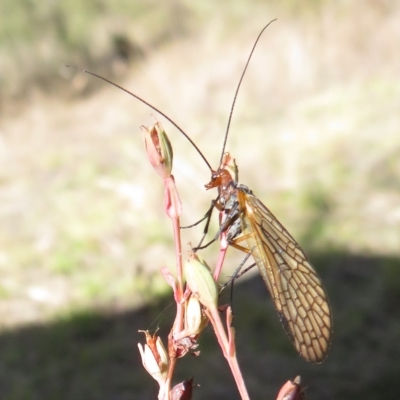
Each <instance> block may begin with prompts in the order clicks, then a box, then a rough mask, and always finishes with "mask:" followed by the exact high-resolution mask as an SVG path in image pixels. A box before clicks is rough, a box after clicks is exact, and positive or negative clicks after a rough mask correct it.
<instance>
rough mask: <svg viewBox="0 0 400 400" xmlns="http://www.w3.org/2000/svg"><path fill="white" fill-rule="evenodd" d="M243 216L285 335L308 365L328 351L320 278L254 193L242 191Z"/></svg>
mask: <svg viewBox="0 0 400 400" xmlns="http://www.w3.org/2000/svg"><path fill="white" fill-rule="evenodd" d="M238 199H239V202H240V204H241V205H242V207H243V206H244V208H242V209H244V210H245V212H244V214H243V216H242V231H243V234H244V235H246V236H245V237H246V240H247V245H248V247H249V249H250V250H252V255H253V257H254V260H255V262H256V264H257V266H258V268H259V270H260V273H261V275H262V277H263V279H264V281H265V283H266V285H267V287H268V290H269V292H270V293H271V296H272V299H273V300H274V303H275V307H276V310H277V312H278V315H279V319H280V321H281V323H282V325H283V328H284V329H285V331H286V334H287V335H288V337H289V338H290V340H291V341H292V343H293V344H294V346H295V347H296V349H297V351H298V352H299V353H300V355H301V356H302V357H303V358H304V359H306V360H307V361H309V362H315V363H320V362H322V361H323V360H324V359H325V357H326V355H327V352H328V349H329V345H330V341H331V334H332V318H331V310H330V307H329V302H328V298H327V295H326V293H325V290H324V288H323V286H322V282H321V279H320V278H319V276H318V275H317V273H316V272H315V270H314V269H313V267H312V266H311V265H310V263H309V262H308V260H307V257H306V255H305V254H304V252H303V250H302V249H301V248H300V246H299V245H298V244H297V242H296V241H295V240H294V239H293V237H292V236H291V235H290V234H289V232H288V231H287V230H286V229H285V228H284V227H283V226H282V225H281V224H280V223H279V221H278V220H277V219H276V218H275V217H274V215H273V214H272V213H271V212H270V211H269V210H268V208H267V207H265V205H264V204H262V203H261V201H259V200H258V199H257V198H256V197H255V196H254V195H253V194H251V193H246V192H244V191H242V190H240V189H239V190H238Z"/></svg>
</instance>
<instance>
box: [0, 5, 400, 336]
mask: <svg viewBox="0 0 400 400" xmlns="http://www.w3.org/2000/svg"><path fill="white" fill-rule="evenodd" d="M168 4H169V3H168ZM174 4H175V5H176V4H178V5H179V6H180V7H181V8H180V9H181V10H184V11H185V13H187V14H185V13H184V14H185V15H188V16H189V20H190V21H191V22H192V23H191V24H190V26H187V25H186V24H185V25H184V26H185V29H183V28H182V29H183V31H180V30H179V29H178V33H179V34H178V33H177V34H176V35H174V34H172V33H171V32H174V29H172V30H170V31H169V33H170V34H171V36H168V35H166V37H167V36H168V37H167V39H166V40H165V41H164V42H162V41H160V36H161V37H162V34H160V31H161V32H164V33H165V31H163V30H162V29H161V28H160V26H161V27H165V26H171V24H172V23H173V22H172V20H171V15H172V14H173V9H172V8H171V9H170V8H168V7H170V6H171V5H170V4H169V5H168V6H163V7H165V8H163V10H166V9H168V13H165V14H163V12H159V13H157V14H156V16H155V18H156V20H152V19H150V17H149V14H146V17H145V18H143V19H140V18H139V17H136V16H135V18H134V21H135V22H136V24H135V26H134V27H131V30H129V31H127V34H126V37H127V38H128V40H133V39H132V38H135V37H137V38H139V39H138V40H139V41H140V40H143V41H142V42H141V43H146V45H143V46H142V48H144V49H145V58H141V57H139V58H133V62H132V63H131V64H124V63H119V61H118V62H116V61H115V59H114V58H112V60H111V61H110V63H108V64H107V63H105V65H106V67H104V65H103V66H99V67H97V65H96V62H95V60H96V57H94V58H93V59H92V60H91V61H90V62H89V65H91V68H92V69H93V70H94V71H100V72H102V71H103V72H104V71H110V75H111V76H112V75H113V73H116V72H118V71H123V72H124V80H123V81H122V84H123V86H124V87H126V88H129V89H131V90H133V91H135V93H137V94H139V95H142V96H143V97H144V98H145V99H147V100H149V101H150V102H151V103H153V104H154V105H156V106H157V107H159V108H160V109H161V110H163V111H164V112H166V113H167V114H168V115H169V116H171V117H172V118H173V119H174V120H175V121H176V122H177V123H178V124H179V125H180V126H181V127H182V128H184V129H185V131H187V132H188V133H189V134H190V136H191V137H192V138H193V139H194V140H195V141H196V143H198V145H199V147H200V148H201V149H202V150H203V151H204V153H205V155H206V157H207V158H208V159H209V160H210V161H211V163H212V165H214V166H216V163H217V162H218V158H219V151H220V146H221V142H222V136H223V132H224V129H225V125H226V119H227V115H228V112H229V107H230V104H231V101H232V96H233V93H234V90H235V85H236V84H237V81H238V77H239V75H240V73H241V71H242V69H243V66H244V63H245V60H246V57H247V55H248V52H249V49H250V46H251V45H252V43H253V41H254V39H255V36H256V35H257V33H258V31H259V30H260V29H261V28H262V26H263V25H264V24H265V23H267V22H268V21H269V20H270V19H272V18H274V17H278V21H277V22H275V23H274V24H273V25H272V26H271V27H270V28H268V30H267V32H266V33H265V35H264V36H263V38H262V40H261V42H260V44H259V46H258V48H257V50H256V53H255V55H254V58H253V60H252V62H251V65H250V68H249V70H248V73H247V76H246V78H245V80H244V83H243V87H242V89H241V92H240V94H239V98H238V103H237V107H236V110H235V114H234V118H233V122H232V129H231V133H230V138H229V142H228V150H230V151H231V153H232V154H233V155H234V156H235V157H236V159H237V163H238V165H239V168H240V178H241V179H240V180H241V182H243V183H244V184H247V185H248V186H250V187H251V188H252V189H253V190H254V191H255V193H256V194H257V195H258V196H259V197H260V198H261V199H263V201H264V202H265V204H266V205H267V206H268V207H269V208H271V209H272V211H273V212H274V213H275V214H276V215H277V216H278V218H279V219H280V220H281V221H282V222H283V223H284V225H285V226H286V227H287V228H288V229H289V230H290V231H291V232H292V233H293V235H294V236H295V237H297V238H298V239H299V241H300V243H301V244H302V246H303V247H304V248H305V249H306V250H312V251H314V252H316V253H321V252H324V251H328V250H335V251H342V252H350V253H354V254H359V253H361V254H366V255H381V256H395V257H397V256H398V254H399V250H400V236H399V235H398V232H399V225H400V208H399V204H400V194H399V193H400V190H399V182H400V179H399V177H400V159H399V157H398V154H399V150H400V116H399V115H400V114H399V110H400V100H399V99H400V81H399V78H398V71H399V70H400V57H399V52H398V48H399V47H398V45H399V43H400V25H399V24H398V19H399V17H400V7H399V5H398V4H397V2H395V1H383V0H382V1H368V2H366V1H353V2H351V3H348V2H345V1H342V2H340V1H339V2H321V4H320V5H319V6H316V5H315V4H314V2H312V1H309V2H308V3H307V4H308V8H305V9H302V10H293V9H292V8H291V7H290V6H287V7H286V6H285V5H287V4H289V3H288V2H279V3H278V2H272V3H271V4H272V5H270V6H268V7H265V6H264V5H263V4H264V3H263V2H256V1H255V2H253V3H251V7H247V6H245V4H247V2H241V1H238V2H235V3H234V6H232V9H229V10H227V9H225V8H224V7H223V6H222V5H214V3H211V2H210V3H205V5H204V8H192V7H191V3H189V2H188V3H186V2H184V1H182V2H176V3H174ZM278 4H280V5H278ZM214 7H215V11H213V10H214ZM182 12H183V11H182ZM121 15H122V14H118V10H116V11H115V15H110V16H109V19H108V20H107V23H106V26H108V27H110V26H114V27H115V26H117V25H118V21H121V20H122V21H124V23H122V24H121V25H120V26H119V28H118V29H117V31H118V32H119V30H121V31H123V30H124V29H125V28H124V27H127V26H128V25H130V21H131V19H130V17H127V16H126V15H125V17H124V18H123V17H122V16H121ZM182 15H183V14H182ZM211 15H212V16H211ZM132 18H133V17H132ZM182 18H183V17H182ZM155 21H156V23H155ZM249 21H250V23H249ZM181 24H182V20H181V19H179V23H177V26H178V25H179V26H181ZM154 25H156V26H157V30H156V31H155V33H154V37H152V36H151V33H150V32H151V30H152V28H153V26H154ZM92 28H93V27H92V26H91V27H90V29H92ZM93 29H94V30H93V31H91V32H92V33H91V34H93V32H99V31H100V32H101V31H102V25H101V24H100V22H98V21H97V22H96V26H95V28H93ZM113 32H114V31H113ZM138 32H145V36H140V35H139V34H138ZM135 35H137V36H135ZM146 35H148V36H146ZM143 37H146V40H144V39H143ZM140 38H141V39H140ZM153 39H154V40H153ZM156 39H157V40H156ZM49 40H50V39H49ZM153 41H154V43H156V44H154V43H153ZM133 43H135V42H133ZM37 45H38V44H37ZM38 46H39V45H38ZM96 48H97V47H96ZM28 54H29V53H28ZM75 54H78V53H74V56H73V57H72V58H73V59H72V60H67V61H75V60H77V62H78V63H79V65H80V66H86V65H82V63H81V62H80V60H85V57H84V56H82V58H79V57H78V56H75ZM39 55H40V54H39V53H38V57H39ZM10 57H11V55H10ZM63 57H65V54H64V55H63V56H62V57H61V58H63ZM39 58H40V57H39ZM99 59H104V57H103V56H101V57H99V58H98V60H99ZM93 60H94V61H93ZM39 64H40V62H39ZM61 64H62V63H61V62H58V68H60V69H59V71H60V72H59V76H58V80H59V81H58V84H57V86H56V87H57V88H61V89H58V90H59V91H60V92H61V95H60V96H58V95H56V94H54V93H53V94H52V95H48V94H43V92H42V91H41V90H36V89H35V90H33V91H31V90H28V93H29V96H26V97H24V98H23V103H24V107H23V108H18V109H17V111H16V112H10V113H6V112H5V111H8V110H10V106H9V104H15V103H14V100H12V101H13V102H12V103H8V100H7V99H8V98H7V97H6V98H4V97H3V106H4V107H3V114H2V118H1V121H0V155H1V158H0V160H1V168H0V183H1V186H0V226H1V228H0V244H1V249H2V250H1V252H0V276H1V281H0V316H1V321H2V322H1V327H2V328H6V327H8V328H10V327H15V326H16V325H23V324H26V323H28V322H37V321H48V320H51V319H53V318H55V317H59V316H60V315H64V314H65V313H67V314H68V313H69V312H70V311H71V310H73V309H74V310H76V309H85V308H101V309H104V308H105V309H113V310H120V309H126V308H127V307H137V306H138V305H141V304H143V303H145V302H146V301H148V300H149V299H151V298H152V296H153V295H154V294H159V293H164V292H165V291H167V290H168V289H167V288H166V287H165V285H164V284H163V282H162V281H161V278H160V277H159V276H158V275H159V274H158V271H159V267H160V266H161V265H167V266H169V267H171V268H172V267H173V265H174V259H173V250H172V247H171V244H172V238H171V230H170V225H169V221H168V220H167V218H166V217H165V216H164V214H163V211H162V187H161V182H158V181H157V178H156V177H155V175H154V173H153V171H152V170H151V168H150V167H149V166H148V163H147V161H146V158H145V156H144V151H143V148H142V145H141V139H140V137H139V136H140V129H139V127H140V126H141V125H143V124H145V125H147V124H151V123H152V122H153V120H154V116H155V115H154V113H153V112H152V111H151V110H149V109H148V108H147V107H145V106H144V105H142V104H140V103H138V102H137V101H135V100H134V99H132V98H130V97H128V96H126V95H125V94H124V93H122V92H120V91H117V90H116V89H115V88H113V87H110V86H108V85H106V84H104V83H102V82H97V81H96V80H94V79H92V78H91V77H88V76H86V75H83V74H80V73H78V74H77V73H76V71H74V70H70V69H64V68H63V67H61V66H60V65H61ZM121 66H122V67H121ZM120 67H121V68H120ZM119 68H120V69H119ZM128 71H129V72H128ZM32 76H33V77H34V76H35V73H33V72H32ZM50 76H52V75H51V74H50ZM107 76H108V75H107ZM26 79H28V78H26ZM62 80H63V81H62ZM117 80H118V79H117ZM61 81H62V82H63V83H62V85H63V86H62V85H61V84H60V82H61ZM16 82H17V77H16V76H15V75H11V78H10V84H12V85H14V86H13V87H17V88H18V83H16ZM24 82H26V80H25V78H24ZM118 82H119V83H121V81H119V80H118ZM60 85H61V86H60ZM28 86H29V85H28ZM89 86H90V88H91V89H90V90H92V88H94V87H95V86H96V92H95V93H94V94H93V95H87V96H84V97H79V96H78V95H79V94H80V93H88V89H87V88H88V87H89ZM15 90H16V92H15V93H20V91H19V89H18V90H17V89H15ZM71 91H75V96H74V99H73V100H71V99H70V98H69V99H68V96H64V95H65V93H69V94H70V93H71ZM77 97H79V98H77ZM10 101H11V100H10ZM156 117H157V116H156ZM157 118H158V117H157ZM161 121H162V123H163V124H164V127H165V128H166V129H167V132H168V133H169V135H170V138H171V139H172V143H173V146H174V153H175V166H174V174H175V177H176V180H177V183H178V187H179V189H180V191H181V195H182V200H183V205H184V215H183V218H182V219H183V223H191V222H193V221H194V220H197V219H198V218H199V217H200V216H201V215H202V213H203V212H204V210H205V209H206V208H207V205H208V204H209V200H210V199H211V198H212V196H213V194H212V193H208V194H206V193H204V189H203V184H204V183H205V182H207V179H208V177H209V176H208V175H209V173H208V171H207V169H206V168H205V165H204V164H203V163H202V161H201V159H200V158H199V157H198V156H197V154H196V153H195V152H194V151H193V149H191V148H190V146H189V145H188V143H186V141H185V139H183V138H182V137H181V136H180V135H179V133H177V132H176V130H174V129H173V127H171V126H170V125H169V124H168V123H166V122H165V123H164V121H163V120H162V119H161ZM185 234H187V236H185V239H184V242H185V243H188V242H189V241H192V242H194V243H195V242H196V241H197V240H198V237H199V234H200V232H199V230H198V231H195V230H194V231H191V232H185ZM214 250H215V249H214ZM232 254H233V255H232V257H234V258H233V259H232V265H233V266H234V265H237V261H236V260H237V259H240V258H241V255H240V254H239V255H237V254H236V253H235V252H234V251H232ZM235 257H236V258H235ZM205 258H206V259H208V261H209V262H210V264H212V260H213V259H215V255H214V252H213V250H211V251H209V252H208V253H206V255H205ZM227 274H228V273H227ZM388 274H390V272H388ZM327 287H328V292H329V283H327Z"/></svg>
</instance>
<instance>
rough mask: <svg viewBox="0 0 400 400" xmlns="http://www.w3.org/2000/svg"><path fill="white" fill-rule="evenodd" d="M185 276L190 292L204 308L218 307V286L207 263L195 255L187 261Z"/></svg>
mask: <svg viewBox="0 0 400 400" xmlns="http://www.w3.org/2000/svg"><path fill="white" fill-rule="evenodd" d="M185 276H186V282H187V284H188V286H189V288H190V290H191V291H192V293H193V294H194V295H195V296H196V297H197V298H198V300H199V301H200V303H201V304H203V306H204V307H207V308H212V307H217V301H218V290H217V285H216V283H215V280H214V278H213V276H212V275H211V271H210V269H209V267H208V265H207V264H206V263H205V261H203V260H201V261H200V259H199V257H197V256H196V255H195V254H194V255H193V256H192V257H191V258H190V259H189V260H188V261H186V264H185Z"/></svg>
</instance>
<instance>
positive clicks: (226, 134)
mask: <svg viewBox="0 0 400 400" xmlns="http://www.w3.org/2000/svg"><path fill="white" fill-rule="evenodd" d="M274 21H276V18H275V19H273V20H272V21H270V22H268V24H267V25H265V26H264V28H262V30H261V32H260V33H259V34H258V36H257V39H256V41H255V42H254V45H253V48H252V49H251V52H250V55H249V57H248V58H247V62H246V65H245V67H244V70H243V72H242V75H241V77H240V79H239V83H238V85H237V88H236V92H235V96H234V97H233V102H232V106H231V110H230V113H229V118H228V124H227V127H226V131H225V137H224V144H223V146H222V152H221V159H220V160H219V165H221V164H222V159H223V157H224V153H225V147H226V142H227V140H228V133H229V128H230V126H231V121H232V115H233V109H234V108H235V103H236V98H237V96H238V93H239V89H240V85H241V84H242V81H243V78H244V75H245V73H246V71H247V67H248V66H249V63H250V60H251V57H252V55H253V53H254V50H255V48H256V46H257V43H258V41H259V40H260V37H261V35H262V34H263V33H264V31H265V30H266V29H267V28H268V27H269V26H270V25H271V24H272V23H273V22H274Z"/></svg>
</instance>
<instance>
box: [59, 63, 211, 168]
mask: <svg viewBox="0 0 400 400" xmlns="http://www.w3.org/2000/svg"><path fill="white" fill-rule="evenodd" d="M66 67H67V68H75V69H77V70H78V71H81V72H84V73H85V74H89V75H92V76H94V77H96V78H98V79H101V80H102V81H104V82H107V83H109V84H110V85H112V86H115V87H116V88H118V89H121V90H122V91H124V92H125V93H128V94H129V95H130V96H132V97H134V98H135V99H137V100H139V101H140V102H142V103H143V104H145V105H146V106H148V107H150V108H151V109H152V110H154V111H155V112H157V113H158V114H160V115H161V116H163V117H164V118H165V119H166V120H167V121H169V122H170V123H171V124H172V125H173V126H174V127H175V128H176V129H178V131H179V132H180V133H182V135H183V136H185V138H186V139H187V140H188V141H189V142H190V144H191V145H192V146H193V147H194V148H195V150H196V151H197V152H198V153H199V155H200V157H201V158H202V159H203V161H204V162H205V163H206V165H207V167H208V169H209V170H210V171H211V172H212V168H211V165H210V163H209V162H208V161H207V159H206V158H205V156H204V155H203V153H202V152H201V151H200V149H199V148H198V147H197V145H196V144H195V143H194V142H193V140H192V139H191V138H190V136H189V135H188V134H187V133H186V132H185V131H184V130H183V129H182V128H181V127H180V126H179V125H178V124H177V123H176V122H174V121H173V120H172V118H170V117H168V115H166V114H164V113H163V112H162V111H160V110H159V109H158V108H157V107H155V106H153V105H152V104H150V103H149V102H147V101H146V100H144V99H142V98H141V97H139V96H138V95H137V94H135V93H132V92H130V91H129V90H127V89H125V88H123V87H122V86H120V85H118V84H116V83H114V82H112V81H110V80H108V79H107V78H104V77H102V76H101V75H98V74H95V73H94V72H91V71H88V70H86V69H82V68H78V67H75V66H74V65H66Z"/></svg>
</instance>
